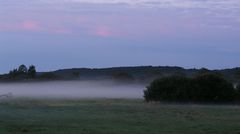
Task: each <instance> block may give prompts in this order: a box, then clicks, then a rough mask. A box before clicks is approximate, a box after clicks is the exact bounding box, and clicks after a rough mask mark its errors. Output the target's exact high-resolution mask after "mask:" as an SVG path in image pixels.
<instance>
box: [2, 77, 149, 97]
mask: <svg viewBox="0 0 240 134" xmlns="http://www.w3.org/2000/svg"><path fill="white" fill-rule="evenodd" d="M144 88H145V86H144V85H139V84H119V83H118V84H116V83H114V82H111V81H53V82H28V83H1V84H0V95H4V94H11V96H12V97H28V98H78V99H81V98H132V99H138V98H143V90H144Z"/></svg>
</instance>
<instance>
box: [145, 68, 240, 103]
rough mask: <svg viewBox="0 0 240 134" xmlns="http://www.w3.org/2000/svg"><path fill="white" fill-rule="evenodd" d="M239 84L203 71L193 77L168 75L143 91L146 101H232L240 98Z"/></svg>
mask: <svg viewBox="0 0 240 134" xmlns="http://www.w3.org/2000/svg"><path fill="white" fill-rule="evenodd" d="M239 93H240V92H239V85H238V86H237V87H236V88H234V85H233V84H232V83H231V82H229V81H227V80H225V79H224V77H222V76H221V75H220V74H216V73H210V72H204V73H202V74H199V75H198V76H196V77H194V78H189V77H183V76H170V77H164V78H159V79H156V80H154V81H153V82H151V84H150V85H149V86H148V87H147V90H145V91H144V98H145V100H146V101H174V102H214V103H215V102H233V101H237V100H239V99H240V97H239Z"/></svg>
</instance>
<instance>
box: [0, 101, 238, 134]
mask: <svg viewBox="0 0 240 134" xmlns="http://www.w3.org/2000/svg"><path fill="white" fill-rule="evenodd" d="M25 133H29V134H240V106H230V105H229V106H224V105H216V106H214V105H188V104H187V105H176V104H171V105H170V104H157V103H155V104H153V103H152V104H147V103H144V102H143V100H121V99H119V100H117V99H116V100H111V99H110V100H107V99H99V100H40V99H12V100H7V101H4V100H1V101H0V134H25Z"/></svg>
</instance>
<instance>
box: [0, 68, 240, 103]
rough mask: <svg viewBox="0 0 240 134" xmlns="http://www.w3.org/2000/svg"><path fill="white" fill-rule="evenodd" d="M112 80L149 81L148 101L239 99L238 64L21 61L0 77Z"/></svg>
mask: <svg viewBox="0 0 240 134" xmlns="http://www.w3.org/2000/svg"><path fill="white" fill-rule="evenodd" d="M29 80H30V81H39V80H40V81H41V80H47V81H49V80H114V81H117V82H124V83H125V82H134V83H141V84H145V85H147V84H149V83H151V84H150V85H149V86H148V87H147V90H146V91H145V92H144V95H145V96H144V97H145V99H146V100H147V101H178V102H232V101H239V100H240V84H239V83H240V68H233V69H224V70H208V69H206V68H202V69H184V68H181V67H168V66H166V67H152V66H140V67H116V68H103V69H89V68H80V69H64V70H57V71H53V72H37V71H36V68H35V66H34V65H31V66H29V67H28V68H27V67H26V66H25V65H20V66H19V67H18V68H17V69H13V70H11V71H10V72H9V73H8V74H4V75H0V81H29Z"/></svg>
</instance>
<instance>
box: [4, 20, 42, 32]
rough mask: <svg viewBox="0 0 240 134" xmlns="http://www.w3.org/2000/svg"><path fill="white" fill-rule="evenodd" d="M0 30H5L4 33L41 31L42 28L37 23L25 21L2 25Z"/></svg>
mask: <svg viewBox="0 0 240 134" xmlns="http://www.w3.org/2000/svg"><path fill="white" fill-rule="evenodd" d="M0 30H4V31H41V27H40V25H39V24H38V23H37V22H35V21H23V22H21V23H12V24H0Z"/></svg>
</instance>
